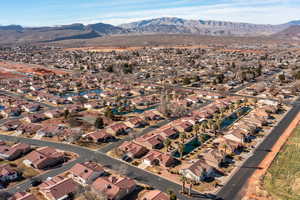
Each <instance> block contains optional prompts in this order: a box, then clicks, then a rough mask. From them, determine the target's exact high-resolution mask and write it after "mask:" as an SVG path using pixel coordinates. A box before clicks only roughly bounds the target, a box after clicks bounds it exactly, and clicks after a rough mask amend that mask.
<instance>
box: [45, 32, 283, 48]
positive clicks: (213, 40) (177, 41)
mask: <svg viewBox="0 0 300 200" xmlns="http://www.w3.org/2000/svg"><path fill="white" fill-rule="evenodd" d="M278 42H280V41H278V39H274V38H271V37H233V36H230V37H229V36H224V37H215V36H200V35H184V34H164V35H161V34H153V35H151V34H149V35H114V36H104V37H97V38H93V39H85V40H79V39H77V40H74V39H73V40H63V41H59V42H52V43H51V44H52V45H57V46H60V47H65V48H81V47H100V48H97V49H112V48H113V49H119V50H122V49H126V48H129V47H131V48H141V47H142V48H143V47H174V46H215V47H222V46H224V45H226V44H236V45H235V46H243V45H247V44H251V43H252V44H254V43H264V44H266V45H274V44H278ZM285 42H287V41H285ZM45 44H46V43H45ZM49 44H50V43H49Z"/></svg>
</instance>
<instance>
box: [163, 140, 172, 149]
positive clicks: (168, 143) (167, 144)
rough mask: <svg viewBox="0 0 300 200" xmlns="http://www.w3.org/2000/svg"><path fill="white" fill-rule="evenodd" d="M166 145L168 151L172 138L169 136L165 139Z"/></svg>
mask: <svg viewBox="0 0 300 200" xmlns="http://www.w3.org/2000/svg"><path fill="white" fill-rule="evenodd" d="M164 145H165V146H166V148H167V151H168V150H169V147H170V145H171V140H170V139H169V138H167V139H166V140H165V141H164Z"/></svg>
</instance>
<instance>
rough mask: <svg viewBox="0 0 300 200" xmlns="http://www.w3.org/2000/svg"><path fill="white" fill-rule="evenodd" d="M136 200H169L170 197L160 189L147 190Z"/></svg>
mask: <svg viewBox="0 0 300 200" xmlns="http://www.w3.org/2000/svg"><path fill="white" fill-rule="evenodd" d="M138 200H170V197H169V196H168V195H167V194H166V193H164V192H162V191H160V190H148V191H146V192H144V193H143V194H142V195H141V196H140V197H139V198H138Z"/></svg>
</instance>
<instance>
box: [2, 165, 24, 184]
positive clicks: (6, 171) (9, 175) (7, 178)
mask: <svg viewBox="0 0 300 200" xmlns="http://www.w3.org/2000/svg"><path fill="white" fill-rule="evenodd" d="M19 177H20V174H19V172H17V171H16V170H15V169H13V168H12V167H10V166H9V165H8V164H6V165H0V182H2V183H6V182H11V181H14V180H17V179H18V178H19Z"/></svg>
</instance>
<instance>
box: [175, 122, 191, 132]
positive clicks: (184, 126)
mask: <svg viewBox="0 0 300 200" xmlns="http://www.w3.org/2000/svg"><path fill="white" fill-rule="evenodd" d="M172 125H173V126H174V128H175V129H177V130H178V131H179V132H191V131H192V130H193V124H192V123H190V122H188V121H178V122H175V123H172Z"/></svg>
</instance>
